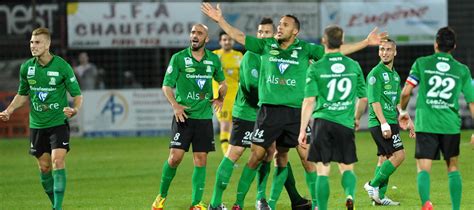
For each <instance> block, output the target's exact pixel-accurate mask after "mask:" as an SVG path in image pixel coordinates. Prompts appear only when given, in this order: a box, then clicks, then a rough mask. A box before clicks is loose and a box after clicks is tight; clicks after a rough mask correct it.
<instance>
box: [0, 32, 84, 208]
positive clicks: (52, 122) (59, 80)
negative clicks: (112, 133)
mask: <svg viewBox="0 0 474 210" xmlns="http://www.w3.org/2000/svg"><path fill="white" fill-rule="evenodd" d="M50 46H51V34H50V32H49V30H48V29H47V28H37V29H35V30H34V31H33V32H32V35H31V40H30V49H31V54H32V55H33V58H31V59H29V60H27V61H26V62H24V63H23V64H22V65H21V67H20V86H19V88H18V93H17V95H16V96H15V98H14V99H13V101H12V102H11V104H10V105H9V106H8V107H7V109H5V110H4V111H3V112H1V113H0V119H2V120H3V121H8V120H9V119H10V116H11V115H12V114H13V113H14V111H15V110H16V109H18V108H20V107H21V106H23V105H24V104H25V103H27V102H28V99H29V103H30V145H31V146H30V154H31V155H33V156H35V157H36V159H37V162H38V166H39V169H40V180H41V184H42V185H43V188H44V191H45V192H46V194H47V195H48V197H49V199H50V200H51V203H52V205H53V209H55V210H61V209H63V208H62V203H63V198H64V191H65V190H66V169H65V159H66V154H67V152H68V151H69V136H70V133H69V124H68V119H69V118H71V117H73V116H75V115H76V114H77V112H78V111H79V109H80V108H81V105H82V95H81V90H80V88H79V84H78V83H77V80H76V77H75V76H74V71H73V70H72V68H71V66H70V65H69V64H68V63H67V62H66V61H65V60H64V59H62V58H61V57H59V56H57V55H53V54H51V53H50V52H49V48H50ZM66 92H69V94H70V95H71V96H72V97H73V107H69V102H68V98H67V94H66Z"/></svg>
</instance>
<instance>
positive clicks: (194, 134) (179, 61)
mask: <svg viewBox="0 0 474 210" xmlns="http://www.w3.org/2000/svg"><path fill="white" fill-rule="evenodd" d="M189 41H190V45H191V46H190V47H188V48H186V49H184V50H182V51H180V52H177V53H175V54H174V55H173V56H172V57H171V60H170V63H169V65H168V68H167V70H166V75H165V79H164V81H163V92H164V94H165V96H166V98H167V99H168V101H169V102H170V104H171V107H172V108H173V111H174V117H173V119H172V124H171V130H172V133H173V135H172V138H171V142H170V154H169V156H168V160H166V161H165V163H164V164H163V171H162V174H161V185H160V191H159V194H158V196H157V197H156V199H155V201H154V203H153V204H152V209H153V210H163V208H164V203H165V200H166V197H167V196H168V189H169V187H170V184H171V181H172V180H173V178H174V176H175V174H176V170H177V168H178V165H179V164H180V163H181V161H182V160H183V157H184V153H185V152H187V151H188V150H189V147H190V145H191V144H192V145H193V161H194V171H193V175H192V203H191V208H190V209H191V210H200V209H206V206H205V205H204V204H202V203H201V200H202V195H203V192H204V186H205V180H206V162H207V153H208V152H211V151H214V150H215V148H214V133H213V128H212V106H214V109H215V111H219V110H220V109H221V108H222V102H223V100H224V96H225V94H226V89H227V87H226V83H225V80H224V79H225V78H224V73H223V72H222V67H221V63H220V60H219V57H218V56H217V55H216V54H214V53H212V52H211V51H209V50H207V49H206V48H205V46H206V43H207V42H208V41H209V38H208V29H207V26H205V25H203V24H195V25H193V27H192V29H191V33H190V35H189ZM212 79H214V80H215V81H217V82H218V83H219V91H218V93H219V96H218V97H217V98H216V99H213V92H212ZM174 87H176V95H175V94H174V93H173V89H172V88H174Z"/></svg>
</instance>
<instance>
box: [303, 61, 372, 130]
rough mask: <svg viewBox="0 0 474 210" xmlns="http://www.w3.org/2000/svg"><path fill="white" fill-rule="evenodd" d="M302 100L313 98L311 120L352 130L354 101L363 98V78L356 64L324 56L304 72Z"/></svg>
mask: <svg viewBox="0 0 474 210" xmlns="http://www.w3.org/2000/svg"><path fill="white" fill-rule="evenodd" d="M304 92H305V97H316V101H317V103H316V107H315V109H314V112H313V117H314V118H321V119H325V120H328V121H331V122H335V123H339V124H341V125H343V126H346V127H348V128H354V113H355V104H356V97H358V98H365V97H366V86H365V81H364V74H363V73H362V69H361V68H360V65H359V63H358V62H357V61H354V60H352V59H351V58H349V57H347V56H344V55H342V54H341V53H327V54H325V55H324V57H323V58H321V59H320V60H319V61H317V62H316V63H314V64H311V66H310V67H309V68H308V76H307V78H306V87H305V91H304Z"/></svg>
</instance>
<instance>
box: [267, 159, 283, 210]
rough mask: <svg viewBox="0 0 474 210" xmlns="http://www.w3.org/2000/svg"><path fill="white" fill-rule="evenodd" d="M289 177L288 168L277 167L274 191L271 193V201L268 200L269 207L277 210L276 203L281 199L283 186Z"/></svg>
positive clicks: (273, 184)
mask: <svg viewBox="0 0 474 210" xmlns="http://www.w3.org/2000/svg"><path fill="white" fill-rule="evenodd" d="M287 177H288V168H287V167H277V168H276V169H275V173H274V176H273V182H272V189H271V191H270V199H268V205H269V206H270V208H271V209H275V206H276V202H277V201H278V198H279V197H280V194H281V191H282V190H283V185H284V184H285V181H286V179H287Z"/></svg>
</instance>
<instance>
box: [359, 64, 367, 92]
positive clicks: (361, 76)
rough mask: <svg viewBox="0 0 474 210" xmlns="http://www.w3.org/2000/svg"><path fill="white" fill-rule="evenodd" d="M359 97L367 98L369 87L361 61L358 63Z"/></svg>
mask: <svg viewBox="0 0 474 210" xmlns="http://www.w3.org/2000/svg"><path fill="white" fill-rule="evenodd" d="M357 72H358V75H357V97H358V98H365V97H367V88H366V86H365V80H364V74H363V73H362V68H361V67H360V65H359V63H357Z"/></svg>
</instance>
